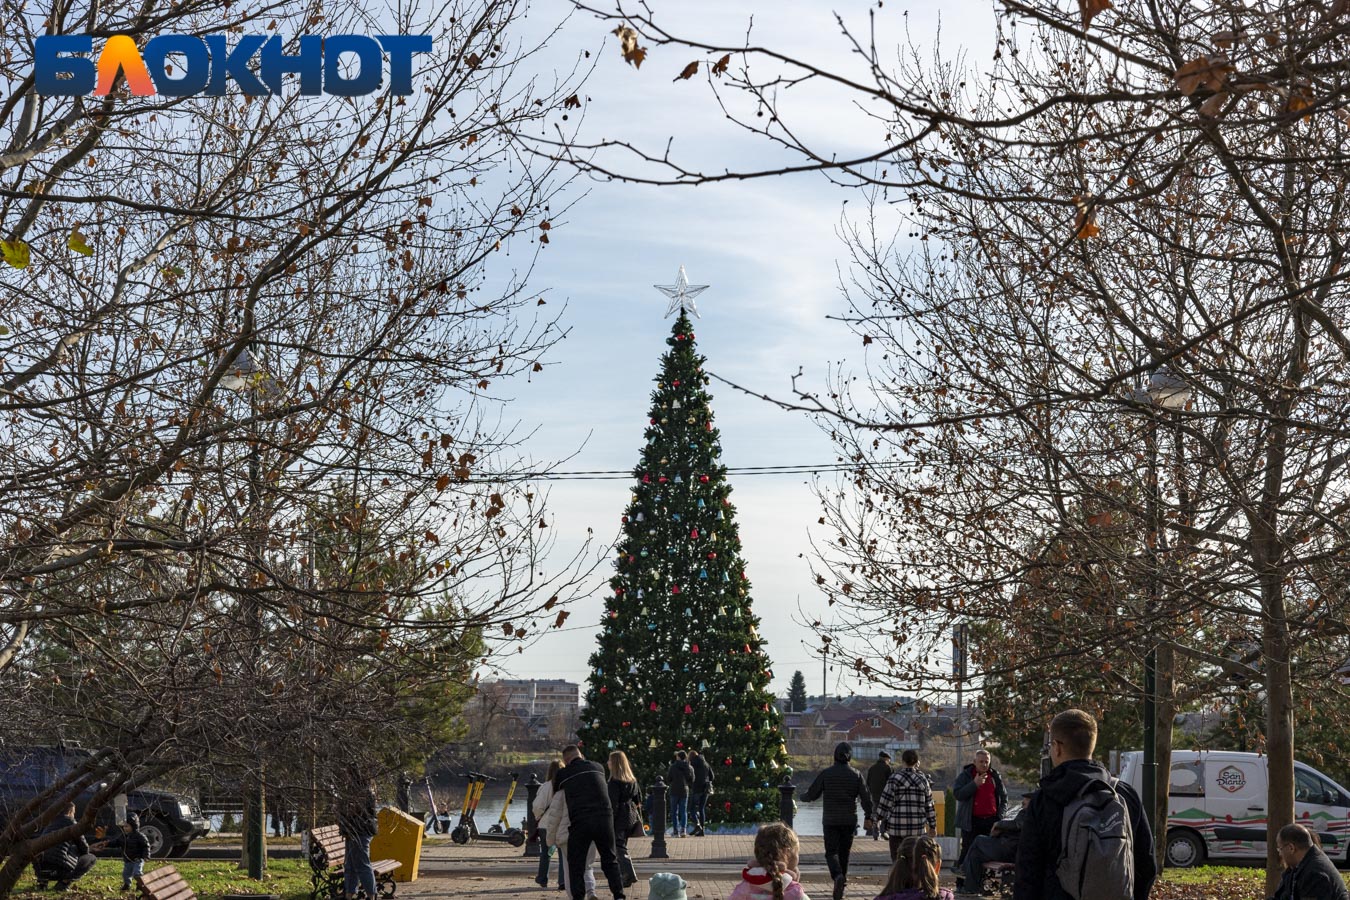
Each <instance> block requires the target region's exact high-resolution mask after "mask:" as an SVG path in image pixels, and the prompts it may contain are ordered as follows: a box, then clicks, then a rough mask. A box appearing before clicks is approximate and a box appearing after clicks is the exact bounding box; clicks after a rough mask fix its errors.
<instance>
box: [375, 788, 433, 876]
mask: <svg viewBox="0 0 1350 900" xmlns="http://www.w3.org/2000/svg"><path fill="white" fill-rule="evenodd" d="M379 821H380V832H379V834H377V835H375V838H374V840H372V841H371V842H370V858H371V859H372V860H378V859H396V860H398V861H399V862H400V863H402V864H403V865H401V866H399V867H398V868H397V869H395V870H394V872H393V877H394V880H395V881H416V880H417V866H418V864H419V863H420V862H421V860H422V829H423V824H422V820H421V819H414V818H413V817H412V816H410V815H408V814H407V813H405V812H403V811H401V810H398V809H395V808H394V807H392V806H386V807H385V808H384V809H382V810H380V812H379Z"/></svg>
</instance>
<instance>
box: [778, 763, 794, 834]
mask: <svg viewBox="0 0 1350 900" xmlns="http://www.w3.org/2000/svg"><path fill="white" fill-rule="evenodd" d="M795 793H797V786H796V785H795V784H793V783H792V776H791V775H784V776H783V783H782V784H780V785H778V818H780V819H782V820H783V824H784V825H786V826H787V827H789V828H791V827H792V814H793V808H794V807H795V806H796V804H795V803H794V802H793V800H792V795H793V794H795Z"/></svg>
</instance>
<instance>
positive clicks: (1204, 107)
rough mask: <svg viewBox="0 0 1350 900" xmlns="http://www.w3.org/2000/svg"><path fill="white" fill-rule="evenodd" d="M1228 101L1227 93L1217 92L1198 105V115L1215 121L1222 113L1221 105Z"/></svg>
mask: <svg viewBox="0 0 1350 900" xmlns="http://www.w3.org/2000/svg"><path fill="white" fill-rule="evenodd" d="M1227 101H1228V92H1227V91H1219V92H1218V93H1217V94H1215V95H1214V96H1212V97H1210V98H1209V99H1208V100H1206V101H1205V102H1204V103H1201V104H1200V115H1202V116H1204V117H1206V118H1208V119H1217V118H1218V117H1219V113H1220V112H1222V111H1223V105H1224V103H1226V102H1227Z"/></svg>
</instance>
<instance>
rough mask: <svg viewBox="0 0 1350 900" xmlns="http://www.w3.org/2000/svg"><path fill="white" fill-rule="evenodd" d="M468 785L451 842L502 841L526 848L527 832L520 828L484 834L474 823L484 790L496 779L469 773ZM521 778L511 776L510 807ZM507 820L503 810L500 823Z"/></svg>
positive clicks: (508, 797) (508, 799) (478, 773)
mask: <svg viewBox="0 0 1350 900" xmlns="http://www.w3.org/2000/svg"><path fill="white" fill-rule="evenodd" d="M464 777H465V778H466V779H467V783H466V785H465V788H464V807H463V809H461V810H460V814H459V824H458V825H456V826H455V830H454V831H452V832H450V840H452V841H454V842H455V843H456V844H467V843H469V841H500V842H501V843H504V844H510V845H511V846H512V847H523V846H525V832H524V831H521V830H520V829H519V828H506V829H505V830H504V831H502V832H500V833H494V832H492V831H490V830H489V831H487V832H482V831H479V830H478V823H477V822H476V821H474V816H475V814H476V813H477V812H478V804H479V803H480V802H482V800H483V789H484V788H486V787H487V783H488V782H489V781H495V780H496V779H494V778H492V777H490V776H488V775H484V774H483V773H481V772H469V773H467V774H465V776H464ZM518 777H519V776H517V775H514V774H513V775H512V776H511V792H510V793H509V794H508V795H507V805H508V806H509V805H510V796H511V794H513V793H514V792H515V784H516V780H517V778H518ZM505 820H506V810H505V809H503V810H502V818H501V820H500V821H505Z"/></svg>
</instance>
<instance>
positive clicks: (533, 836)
mask: <svg viewBox="0 0 1350 900" xmlns="http://www.w3.org/2000/svg"><path fill="white" fill-rule="evenodd" d="M541 787H543V785H541V784H540V783H539V776H538V775H536V774H534V773H531V774H530V780H529V783H528V784H526V785H525V838H526V840H525V855H526V856H538V855H539V854H540V853H542V852H543V850H542V848H541V847H540V846H539V822H538V820H537V819H535V817H534V798H535V797H536V796H537V795H538V794H539V789H540V788H541Z"/></svg>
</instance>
